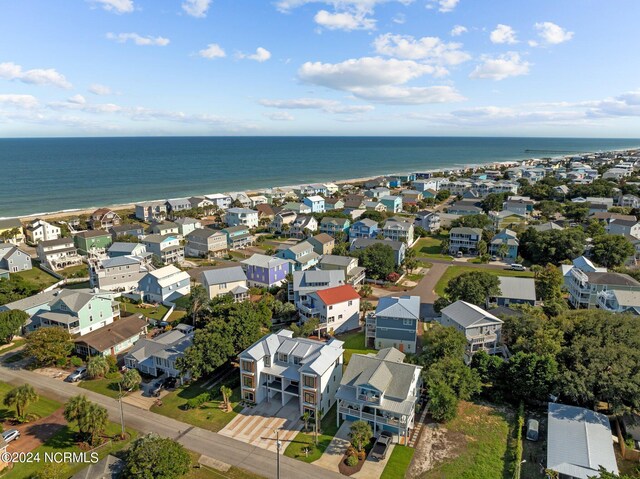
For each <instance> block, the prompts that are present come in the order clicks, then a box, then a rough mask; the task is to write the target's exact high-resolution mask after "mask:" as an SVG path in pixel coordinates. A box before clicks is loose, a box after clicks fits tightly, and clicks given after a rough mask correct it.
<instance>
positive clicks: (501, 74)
mask: <svg viewBox="0 0 640 479" xmlns="http://www.w3.org/2000/svg"><path fill="white" fill-rule="evenodd" d="M530 66H531V64H530V63H529V62H527V61H524V60H522V59H521V58H520V55H519V54H518V53H516V52H507V53H505V54H504V55H500V56H498V57H484V58H483V62H482V63H481V64H480V65H478V66H477V67H476V68H475V70H473V72H471V75H470V76H469V77H470V78H474V79H489V80H496V81H498V80H504V79H505V78H509V77H515V76H521V75H527V74H528V73H529V67H530Z"/></svg>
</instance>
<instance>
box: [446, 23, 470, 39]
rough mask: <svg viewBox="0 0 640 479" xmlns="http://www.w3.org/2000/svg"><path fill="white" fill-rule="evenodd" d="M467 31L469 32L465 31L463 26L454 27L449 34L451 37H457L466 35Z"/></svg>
mask: <svg viewBox="0 0 640 479" xmlns="http://www.w3.org/2000/svg"><path fill="white" fill-rule="evenodd" d="M468 31H469V30H468V29H467V27H465V26H463V25H456V26H455V27H453V28H452V29H451V32H450V34H451V36H452V37H459V36H460V35H462V34H463V33H467V32H468Z"/></svg>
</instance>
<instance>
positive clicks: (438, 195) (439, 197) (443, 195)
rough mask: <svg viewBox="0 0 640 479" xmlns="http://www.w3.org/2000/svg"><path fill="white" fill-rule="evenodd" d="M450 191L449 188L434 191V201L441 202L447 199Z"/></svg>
mask: <svg viewBox="0 0 640 479" xmlns="http://www.w3.org/2000/svg"><path fill="white" fill-rule="evenodd" d="M450 196H451V192H450V191H449V190H440V191H438V193H436V201H438V202H439V203H442V202H443V201H444V200H447V199H449V197H450Z"/></svg>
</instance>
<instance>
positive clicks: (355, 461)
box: [346, 456, 358, 467]
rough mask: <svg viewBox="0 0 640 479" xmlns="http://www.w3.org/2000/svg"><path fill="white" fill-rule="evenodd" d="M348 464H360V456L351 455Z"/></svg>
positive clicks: (354, 465)
mask: <svg viewBox="0 0 640 479" xmlns="http://www.w3.org/2000/svg"><path fill="white" fill-rule="evenodd" d="M346 463H347V466H349V467H356V466H357V465H358V456H349V457H347V461H346Z"/></svg>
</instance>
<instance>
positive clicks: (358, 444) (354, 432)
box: [349, 420, 373, 451]
mask: <svg viewBox="0 0 640 479" xmlns="http://www.w3.org/2000/svg"><path fill="white" fill-rule="evenodd" d="M372 437H373V431H372V430H371V426H370V425H369V423H368V422H367V421H361V420H360V421H354V422H353V423H352V424H351V428H350V429H349V439H350V440H351V444H352V445H353V447H355V448H356V450H358V451H362V450H363V449H364V447H365V446H366V445H367V444H369V441H370V440H371V438H372Z"/></svg>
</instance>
